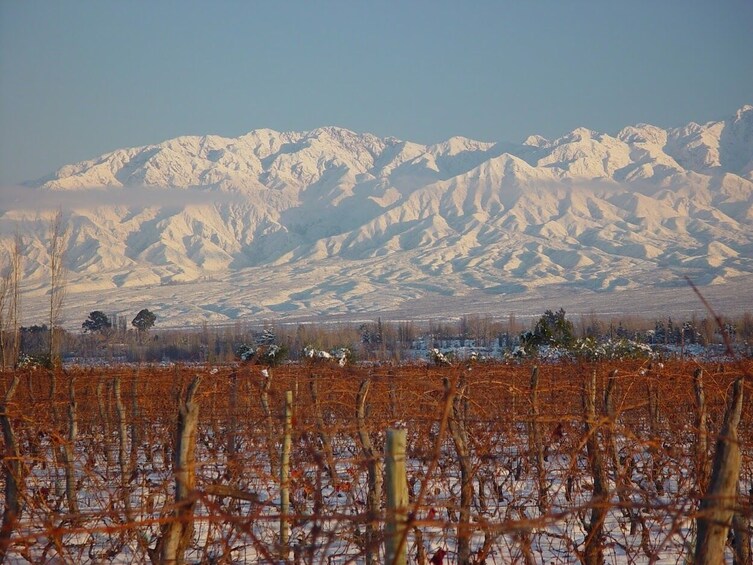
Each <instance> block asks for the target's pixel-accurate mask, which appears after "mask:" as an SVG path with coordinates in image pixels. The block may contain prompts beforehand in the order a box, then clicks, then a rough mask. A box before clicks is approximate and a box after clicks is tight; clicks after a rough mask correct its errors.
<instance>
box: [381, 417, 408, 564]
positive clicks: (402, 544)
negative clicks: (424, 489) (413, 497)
mask: <svg viewBox="0 0 753 565" xmlns="http://www.w3.org/2000/svg"><path fill="white" fill-rule="evenodd" d="M406 438H407V433H406V431H405V430H394V429H393V430H387V445H386V452H385V457H384V466H385V475H386V481H385V482H386V485H385V486H386V489H387V524H386V532H385V533H386V537H385V542H384V546H385V547H384V549H385V551H384V563H385V565H406V564H407V562H408V561H407V555H408V552H407V545H408V544H407V540H406V537H407V533H408V532H407V526H408V524H407V518H408V515H407V512H408V476H407V471H406V463H405V446H406V441H407V439H406Z"/></svg>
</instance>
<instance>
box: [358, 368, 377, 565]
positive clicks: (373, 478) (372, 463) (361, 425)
mask: <svg viewBox="0 0 753 565" xmlns="http://www.w3.org/2000/svg"><path fill="white" fill-rule="evenodd" d="M370 384H371V381H369V379H366V380H364V381H363V382H361V386H360V387H359V389H358V395H357V396H356V420H357V423H358V437H359V439H360V441H361V451H362V452H363V455H364V457H365V458H366V466H367V467H366V468H367V472H368V476H369V492H368V495H367V497H366V507H367V509H368V512H369V517H370V520H369V522H367V524H366V536H365V546H366V551H365V553H366V565H376V562H377V558H378V553H379V550H378V545H377V543H376V540H377V539H378V535H379V530H378V526H377V525H376V524H377V523H378V520H379V517H380V514H381V512H380V506H381V500H382V465H381V463H380V461H379V458H378V457H377V454H376V451H375V450H374V446H373V445H372V444H371V437H370V436H369V431H368V429H367V428H366V396H367V395H368V394H369V386H370Z"/></svg>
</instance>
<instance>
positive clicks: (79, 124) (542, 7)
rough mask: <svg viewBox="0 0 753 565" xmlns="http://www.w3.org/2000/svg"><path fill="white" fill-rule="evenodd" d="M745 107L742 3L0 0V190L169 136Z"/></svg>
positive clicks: (747, 17) (746, 44)
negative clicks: (117, 150)
mask: <svg viewBox="0 0 753 565" xmlns="http://www.w3.org/2000/svg"><path fill="white" fill-rule="evenodd" d="M745 103H753V1H751V0H724V1H720V2H711V1H708V0H703V1H695V0H682V1H680V0H660V1H657V0H650V1H649V0H646V1H639V0H636V1H630V2H627V1H623V2H616V1H607V2H601V1H598V2H597V1H595V0H594V1H590V2H581V1H573V0H568V1H523V0H520V1H515V2H501V1H500V2H472V3H466V2H463V3H461V2H453V3H449V2H424V1H420V2H418V1H412V2H360V1H358V2H357V1H342V2H245V1H244V2H241V1H238V2H227V1H225V2H222V1H220V2H186V1H149V2H145V1H128V2H125V1H123V2H91V1H86V2H83V1H81V2H79V1H67V2H57V1H55V2H52V1H50V2H36V1H31V2H26V1H20V0H18V1H16V0H0V184H2V185H8V184H12V183H17V182H20V181H24V180H29V179H33V178H37V177H40V176H42V175H45V174H47V173H49V172H51V171H53V170H54V169H56V168H58V167H60V166H62V165H64V164H66V163H70V162H74V161H78V160H82V159H86V158H91V157H94V156H96V155H99V154H101V153H104V152H107V151H110V150H113V149H116V148H119V147H126V146H134V145H146V144H149V143H157V142H160V141H163V140H165V139H168V138H171V137H175V136H178V135H184V134H209V133H213V134H219V135H225V136H237V135H240V134H242V133H245V132H247V131H249V130H252V129H255V128H260V127H269V128H273V129H277V130H308V129H313V128H315V127H318V126H323V125H338V126H343V127H347V128H350V129H354V130H356V131H369V132H373V133H375V134H378V135H385V136H387V135H392V136H395V137H399V138H402V139H410V140H412V141H418V142H423V143H429V142H436V141H440V140H443V139H446V138H448V137H450V136H452V135H465V136H468V137H472V138H475V139H481V140H489V141H520V140H522V139H523V138H524V137H525V136H527V135H529V134H532V133H539V134H542V135H545V136H547V137H552V136H558V135H561V134H563V133H565V132H567V131H569V130H571V129H573V128H575V127H578V126H586V127H589V128H592V129H596V130H600V131H607V132H610V133H614V132H615V131H617V130H618V129H620V128H621V127H622V126H625V125H628V124H634V123H638V122H650V123H654V124H656V125H659V126H664V127H666V126H676V125H681V124H684V123H686V122H688V121H690V120H695V121H700V122H704V121H708V120H713V119H720V118H724V117H726V116H727V115H729V114H731V113H733V112H734V111H735V110H736V109H737V108H739V107H740V106H742V105H743V104H745Z"/></svg>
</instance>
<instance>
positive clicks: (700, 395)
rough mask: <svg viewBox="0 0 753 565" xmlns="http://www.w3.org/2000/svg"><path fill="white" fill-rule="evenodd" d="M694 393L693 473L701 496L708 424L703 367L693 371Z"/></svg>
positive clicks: (706, 476) (705, 482)
mask: <svg viewBox="0 0 753 565" xmlns="http://www.w3.org/2000/svg"><path fill="white" fill-rule="evenodd" d="M693 392H694V394H695V433H696V437H695V474H696V481H697V488H698V493H699V495H700V496H703V493H704V492H706V487H707V486H708V479H709V474H710V473H709V457H708V425H707V423H706V420H707V415H706V394H705V393H704V390H703V369H701V368H700V367H698V368H697V369H696V370H695V372H694V373H693Z"/></svg>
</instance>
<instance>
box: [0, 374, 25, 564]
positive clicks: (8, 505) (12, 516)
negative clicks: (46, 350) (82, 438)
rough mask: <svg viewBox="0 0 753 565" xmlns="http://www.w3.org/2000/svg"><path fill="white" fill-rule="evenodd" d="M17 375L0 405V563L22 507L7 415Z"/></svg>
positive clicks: (17, 463)
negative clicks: (1, 504) (0, 449)
mask: <svg viewBox="0 0 753 565" xmlns="http://www.w3.org/2000/svg"><path fill="white" fill-rule="evenodd" d="M18 381H19V378H18V375H14V376H13V380H12V381H11V383H10V387H8V391H7V392H6V393H5V398H4V399H3V403H2V404H0V426H2V429H3V441H4V442H5V453H3V460H2V466H3V475H4V477H3V478H4V481H5V508H3V523H2V528H0V563H3V562H4V561H5V556H6V554H7V552H8V548H9V546H10V538H11V535H12V534H13V529H14V528H15V526H16V522H17V521H18V520H19V518H20V517H21V511H22V509H23V506H22V504H21V498H22V494H23V485H24V474H23V471H24V469H23V465H22V464H21V454H20V452H19V450H18V443H17V442H16V434H15V433H14V431H13V426H12V425H11V421H10V416H9V415H8V403H10V401H11V399H12V398H13V395H14V394H15V392H16V387H18Z"/></svg>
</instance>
